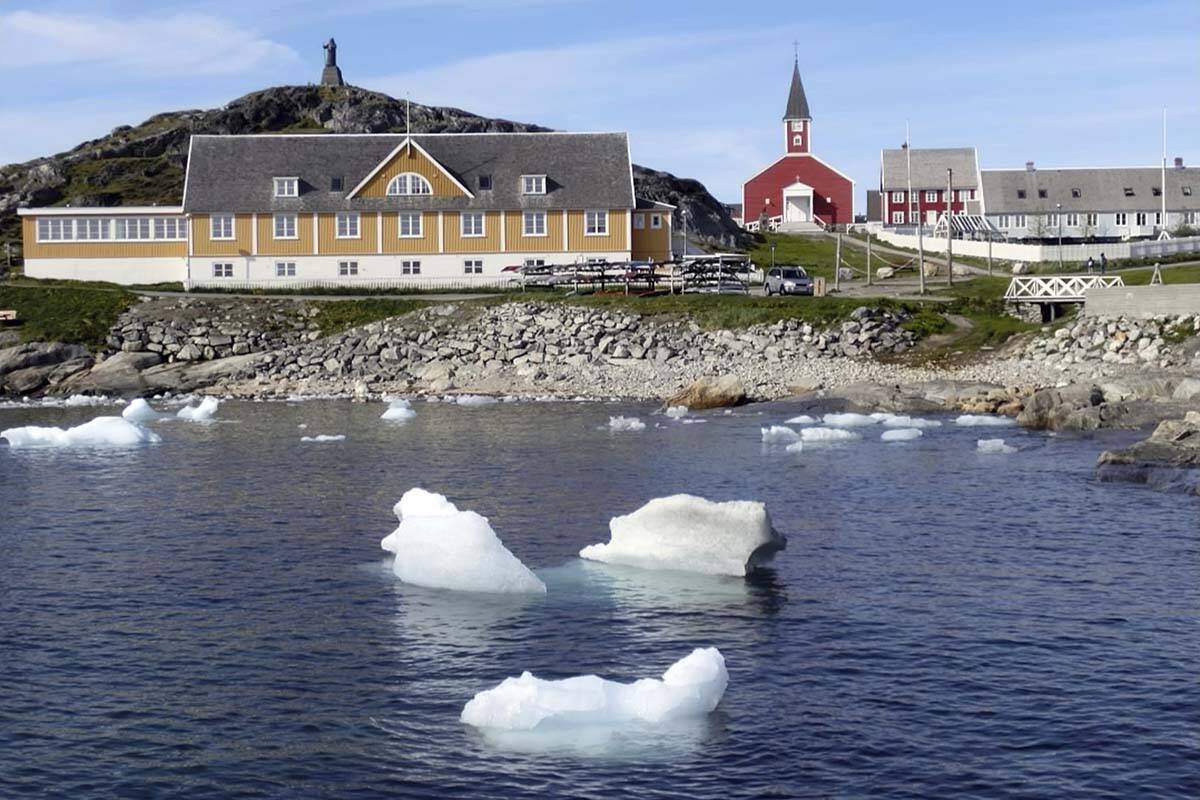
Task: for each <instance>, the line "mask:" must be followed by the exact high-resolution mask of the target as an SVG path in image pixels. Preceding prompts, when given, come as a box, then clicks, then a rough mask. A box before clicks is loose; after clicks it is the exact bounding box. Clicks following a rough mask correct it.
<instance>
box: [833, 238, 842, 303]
mask: <svg viewBox="0 0 1200 800" xmlns="http://www.w3.org/2000/svg"><path fill="white" fill-rule="evenodd" d="M841 289H842V234H841V232H839V233H838V235H837V255H835V256H834V257H833V290H834V291H835V292H839V291H841Z"/></svg>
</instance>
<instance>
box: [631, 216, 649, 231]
mask: <svg viewBox="0 0 1200 800" xmlns="http://www.w3.org/2000/svg"><path fill="white" fill-rule="evenodd" d="M645 227H646V215H645V214H634V215H633V229H634V230H635V231H640V230H644V229H645Z"/></svg>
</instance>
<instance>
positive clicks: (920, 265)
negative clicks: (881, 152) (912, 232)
mask: <svg viewBox="0 0 1200 800" xmlns="http://www.w3.org/2000/svg"><path fill="white" fill-rule="evenodd" d="M904 158H905V160H906V166H907V168H908V203H907V206H908V209H909V219H910V221H911V218H912V207H913V193H912V144H911V143H910V142H909V141H908V121H907V120H905V122H904ZM920 215H921V204H920V203H918V204H917V278H918V280H919V281H920V282H919V284H918V285H919V286H920V289H919V290H918V291H919V292H920V293H921V294H925V237H924V235H923V230H922V229H923V228H924V225H923V224H922V223H921V219H920Z"/></svg>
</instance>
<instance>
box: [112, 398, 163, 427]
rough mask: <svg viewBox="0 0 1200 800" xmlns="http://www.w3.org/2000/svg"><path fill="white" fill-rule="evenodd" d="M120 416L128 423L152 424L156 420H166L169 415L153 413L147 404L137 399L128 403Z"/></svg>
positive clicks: (158, 412)
mask: <svg viewBox="0 0 1200 800" xmlns="http://www.w3.org/2000/svg"><path fill="white" fill-rule="evenodd" d="M121 416H122V417H124V418H125V419H127V420H129V421H130V422H154V421H155V420H158V419H166V418H167V417H169V416H171V415H170V414H165V413H162V412H160V411H155V410H154V409H153V408H152V407H151V406H150V404H149V403H147V402H146V401H145V400H143V399H142V398H140V397H138V398H135V399H133V400H130V401H129V405H127V406H125V408H124V410H123V411H121Z"/></svg>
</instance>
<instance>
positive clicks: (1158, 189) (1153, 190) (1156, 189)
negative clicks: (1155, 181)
mask: <svg viewBox="0 0 1200 800" xmlns="http://www.w3.org/2000/svg"><path fill="white" fill-rule="evenodd" d="M1150 194H1152V195H1154V196H1155V197H1161V196H1162V188H1161V187H1158V186H1153V187H1151V188H1150Z"/></svg>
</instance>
